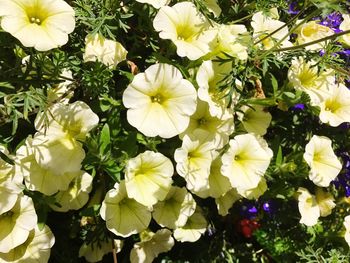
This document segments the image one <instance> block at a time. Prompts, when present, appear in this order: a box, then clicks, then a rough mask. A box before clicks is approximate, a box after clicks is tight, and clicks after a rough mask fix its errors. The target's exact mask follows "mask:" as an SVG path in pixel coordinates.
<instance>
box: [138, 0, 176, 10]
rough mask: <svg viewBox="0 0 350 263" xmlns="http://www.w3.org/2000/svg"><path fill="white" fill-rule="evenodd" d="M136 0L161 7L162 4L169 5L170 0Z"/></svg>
mask: <svg viewBox="0 0 350 263" xmlns="http://www.w3.org/2000/svg"><path fill="white" fill-rule="evenodd" d="M136 2H139V3H144V4H149V5H152V6H153V7H154V8H157V9H159V8H161V7H162V6H165V5H168V4H169V3H170V0H136Z"/></svg>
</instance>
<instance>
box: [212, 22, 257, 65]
mask: <svg viewBox="0 0 350 263" xmlns="http://www.w3.org/2000/svg"><path fill="white" fill-rule="evenodd" d="M215 30H216V31H217V36H216V41H215V42H213V43H212V51H211V52H210V53H209V54H208V55H207V56H205V57H206V58H207V57H210V58H215V57H219V58H227V55H229V56H232V57H235V58H238V59H240V60H246V59H247V58H248V52H247V49H248V40H250V39H249V37H248V35H247V28H246V27H245V26H244V25H224V24H222V25H217V26H216V27H215ZM244 43H246V44H244Z"/></svg>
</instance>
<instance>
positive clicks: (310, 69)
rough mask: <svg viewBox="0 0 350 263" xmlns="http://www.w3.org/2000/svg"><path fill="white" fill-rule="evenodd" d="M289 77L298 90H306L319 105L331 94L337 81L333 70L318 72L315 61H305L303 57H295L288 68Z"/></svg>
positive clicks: (312, 101)
mask: <svg viewBox="0 0 350 263" xmlns="http://www.w3.org/2000/svg"><path fill="white" fill-rule="evenodd" d="M288 79H289V81H290V82H291V84H292V85H293V87H294V88H295V89H296V90H301V91H304V92H306V93H307V94H308V95H309V96H310V99H311V104H312V105H318V104H319V103H320V102H322V101H323V100H325V99H326V98H328V97H329V96H330V95H331V92H330V89H331V87H332V86H333V85H334V83H335V75H334V72H333V71H332V70H326V71H321V72H320V73H319V72H318V67H317V66H316V62H315V61H308V62H306V61H304V58H303V57H299V58H294V59H293V60H292V65H291V67H290V69H289V70H288Z"/></svg>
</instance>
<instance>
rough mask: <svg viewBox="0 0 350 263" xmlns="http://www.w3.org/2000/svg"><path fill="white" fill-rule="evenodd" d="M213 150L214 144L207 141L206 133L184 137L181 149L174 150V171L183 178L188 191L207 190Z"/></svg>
mask: <svg viewBox="0 0 350 263" xmlns="http://www.w3.org/2000/svg"><path fill="white" fill-rule="evenodd" d="M215 149H216V147H215V144H213V142H211V141H207V133H206V132H202V131H197V132H196V133H195V136H193V137H190V136H187V135H185V136H184V137H183V140H182V145H181V148H178V149H176V150H175V154H174V159H175V161H176V171H177V172H178V174H179V175H180V176H182V177H183V178H185V180H186V183H187V188H188V189H189V190H190V191H195V192H196V191H201V190H203V189H205V188H207V185H208V180H209V174H210V165H211V162H212V161H213V160H214V151H215Z"/></svg>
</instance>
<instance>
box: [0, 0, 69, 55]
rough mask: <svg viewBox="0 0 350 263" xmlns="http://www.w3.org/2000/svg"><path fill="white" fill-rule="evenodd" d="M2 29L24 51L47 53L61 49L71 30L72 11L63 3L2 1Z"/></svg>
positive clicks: (22, 0) (0, 9) (0, 4)
mask: <svg viewBox="0 0 350 263" xmlns="http://www.w3.org/2000/svg"><path fill="white" fill-rule="evenodd" d="M0 17H1V27H2V28H3V30H5V31H6V32H9V33H10V34H11V35H13V36H14V37H16V38H17V39H18V40H19V41H21V43H22V45H23V46H25V47H34V48H35V49H36V50H39V51H47V50H50V49H52V48H56V47H59V46H62V45H64V44H66V43H67V41H68V34H69V33H71V32H72V31H73V30H74V27H75V19H74V10H73V8H72V7H71V6H69V5H68V4H67V3H66V2H65V1H63V0H52V1H46V0H37V1H27V0H16V1H14V0H1V1H0Z"/></svg>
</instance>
